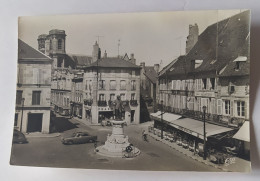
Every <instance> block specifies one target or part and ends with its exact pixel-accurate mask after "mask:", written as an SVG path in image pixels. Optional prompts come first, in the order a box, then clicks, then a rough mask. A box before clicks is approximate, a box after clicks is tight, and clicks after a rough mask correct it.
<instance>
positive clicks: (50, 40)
mask: <svg viewBox="0 0 260 181" xmlns="http://www.w3.org/2000/svg"><path fill="white" fill-rule="evenodd" d="M50 50H52V41H51V40H50Z"/></svg>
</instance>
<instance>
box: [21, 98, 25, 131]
mask: <svg viewBox="0 0 260 181" xmlns="http://www.w3.org/2000/svg"><path fill="white" fill-rule="evenodd" d="M24 100H25V98H22V117H21V123H20V131H21V132H22V126H23V107H24Z"/></svg>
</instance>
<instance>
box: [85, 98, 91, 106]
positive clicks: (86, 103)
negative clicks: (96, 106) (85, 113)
mask: <svg viewBox="0 0 260 181" xmlns="http://www.w3.org/2000/svg"><path fill="white" fill-rule="evenodd" d="M92 103H93V100H92V99H85V100H84V105H87V106H91V105H92Z"/></svg>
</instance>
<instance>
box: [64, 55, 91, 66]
mask: <svg viewBox="0 0 260 181" xmlns="http://www.w3.org/2000/svg"><path fill="white" fill-rule="evenodd" d="M67 55H68V57H69V58H70V59H71V60H72V61H73V62H75V64H76V66H86V65H90V64H91V60H92V57H91V56H86V55H77V54H67Z"/></svg>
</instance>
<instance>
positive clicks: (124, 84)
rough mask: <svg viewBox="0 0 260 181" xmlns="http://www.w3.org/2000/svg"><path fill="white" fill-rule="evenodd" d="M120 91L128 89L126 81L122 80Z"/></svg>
mask: <svg viewBox="0 0 260 181" xmlns="http://www.w3.org/2000/svg"><path fill="white" fill-rule="evenodd" d="M120 89H121V90H125V89H126V81H125V80H121V81H120Z"/></svg>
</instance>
